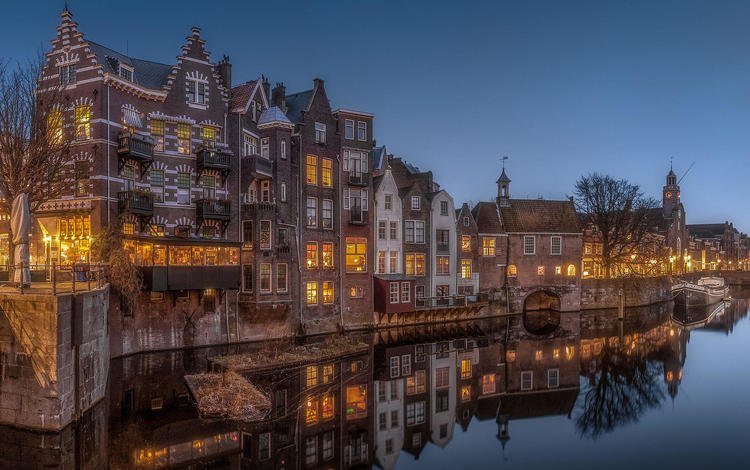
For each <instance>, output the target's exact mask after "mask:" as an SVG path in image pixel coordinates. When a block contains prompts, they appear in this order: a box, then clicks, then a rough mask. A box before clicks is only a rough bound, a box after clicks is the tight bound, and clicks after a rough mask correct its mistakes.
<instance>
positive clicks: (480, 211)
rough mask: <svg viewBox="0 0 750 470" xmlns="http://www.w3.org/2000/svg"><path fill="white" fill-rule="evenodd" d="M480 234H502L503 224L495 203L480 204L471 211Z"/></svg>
mask: <svg viewBox="0 0 750 470" xmlns="http://www.w3.org/2000/svg"><path fill="white" fill-rule="evenodd" d="M471 215H472V216H473V217H474V221H475V222H476V224H477V231H478V232H479V233H502V232H503V231H504V230H503V222H502V221H501V220H500V215H499V214H498V212H497V204H495V203H494V202H480V203H477V205H476V206H474V209H472V211H471Z"/></svg>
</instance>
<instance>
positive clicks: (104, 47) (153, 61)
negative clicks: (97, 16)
mask: <svg viewBox="0 0 750 470" xmlns="http://www.w3.org/2000/svg"><path fill="white" fill-rule="evenodd" d="M85 41H86V43H88V44H89V45H91V44H93V45H95V46H98V47H101V48H103V49H107V50H109V51H112V52H114V53H115V54H118V55H121V56H123V57H127V58H128V59H130V60H140V61H141V62H148V63H151V64H156V65H163V66H165V67H173V66H174V64H165V63H164V62H157V61H155V60H149V59H141V58H139V57H133V56H130V55H128V54H123V53H122V52H120V51H118V50H117V49H113V48H111V47H109V46H105V45H104V44H102V43H100V42H96V41H92V40H90V39H85Z"/></svg>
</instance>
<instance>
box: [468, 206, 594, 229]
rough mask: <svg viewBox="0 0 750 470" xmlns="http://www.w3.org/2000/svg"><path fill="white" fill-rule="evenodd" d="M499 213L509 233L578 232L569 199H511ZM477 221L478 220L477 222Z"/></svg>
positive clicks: (576, 218)
mask: <svg viewBox="0 0 750 470" xmlns="http://www.w3.org/2000/svg"><path fill="white" fill-rule="evenodd" d="M500 214H501V217H502V223H503V225H504V226H505V229H506V230H507V231H508V232H510V233H580V232H581V226H580V225H579V222H578V215H577V214H576V210H575V206H574V205H573V203H572V202H571V201H548V200H545V199H511V200H510V204H509V205H508V207H501V208H500ZM477 223H478V222H477Z"/></svg>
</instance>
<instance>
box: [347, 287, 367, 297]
mask: <svg viewBox="0 0 750 470" xmlns="http://www.w3.org/2000/svg"><path fill="white" fill-rule="evenodd" d="M364 296H365V290H364V289H362V288H361V287H357V286H352V287H350V288H349V297H351V298H352V299H355V298H356V299H361V298H362V297H364Z"/></svg>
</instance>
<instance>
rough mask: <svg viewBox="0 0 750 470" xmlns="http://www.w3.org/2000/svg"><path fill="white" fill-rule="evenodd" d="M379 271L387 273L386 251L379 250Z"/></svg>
mask: <svg viewBox="0 0 750 470" xmlns="http://www.w3.org/2000/svg"><path fill="white" fill-rule="evenodd" d="M377 269H378V273H380V274H383V273H385V251H378V268H377Z"/></svg>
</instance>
